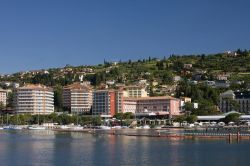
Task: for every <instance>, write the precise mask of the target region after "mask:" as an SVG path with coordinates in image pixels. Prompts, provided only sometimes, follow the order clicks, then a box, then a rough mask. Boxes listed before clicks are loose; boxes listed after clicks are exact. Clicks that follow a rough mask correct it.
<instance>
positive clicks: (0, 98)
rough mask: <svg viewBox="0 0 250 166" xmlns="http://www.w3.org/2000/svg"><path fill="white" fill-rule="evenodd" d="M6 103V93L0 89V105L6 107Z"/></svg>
mask: <svg viewBox="0 0 250 166" xmlns="http://www.w3.org/2000/svg"><path fill="white" fill-rule="evenodd" d="M6 102H7V91H5V90H3V89H0V103H2V104H3V105H4V106H6Z"/></svg>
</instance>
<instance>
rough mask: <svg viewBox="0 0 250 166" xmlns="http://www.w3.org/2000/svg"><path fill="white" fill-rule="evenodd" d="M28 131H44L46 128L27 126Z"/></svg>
mask: <svg viewBox="0 0 250 166" xmlns="http://www.w3.org/2000/svg"><path fill="white" fill-rule="evenodd" d="M28 129H29V130H46V127H43V126H29V127H28Z"/></svg>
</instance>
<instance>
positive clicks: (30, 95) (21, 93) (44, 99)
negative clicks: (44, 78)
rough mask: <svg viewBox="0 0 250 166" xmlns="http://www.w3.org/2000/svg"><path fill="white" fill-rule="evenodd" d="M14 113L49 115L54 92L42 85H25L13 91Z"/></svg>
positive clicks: (52, 104) (52, 105)
mask: <svg viewBox="0 0 250 166" xmlns="http://www.w3.org/2000/svg"><path fill="white" fill-rule="evenodd" d="M15 112H16V113H19V114H24V113H29V114H51V113H53V112H54V92H53V89H52V88H48V87H46V86H44V85H40V84H39V85H34V84H27V85H25V86H23V87H19V88H17V89H16V90H15Z"/></svg>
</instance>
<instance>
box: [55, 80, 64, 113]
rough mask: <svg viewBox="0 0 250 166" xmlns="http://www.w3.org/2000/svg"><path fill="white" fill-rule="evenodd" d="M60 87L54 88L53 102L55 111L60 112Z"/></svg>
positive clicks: (61, 104)
mask: <svg viewBox="0 0 250 166" xmlns="http://www.w3.org/2000/svg"><path fill="white" fill-rule="evenodd" d="M62 91H63V89H62V86H60V85H57V86H56V87H55V88H54V102H55V109H56V111H58V112H60V111H62V110H63V99H62Z"/></svg>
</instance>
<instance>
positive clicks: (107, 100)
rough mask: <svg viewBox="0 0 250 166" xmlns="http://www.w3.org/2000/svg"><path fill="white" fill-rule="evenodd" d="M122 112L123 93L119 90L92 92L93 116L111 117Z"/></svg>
mask: <svg viewBox="0 0 250 166" xmlns="http://www.w3.org/2000/svg"><path fill="white" fill-rule="evenodd" d="M122 110H123V92H122V91H120V90H96V91H94V92H93V107H92V114H93V115H101V116H105V117H113V116H114V115H115V114H116V113H118V112H122Z"/></svg>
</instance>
